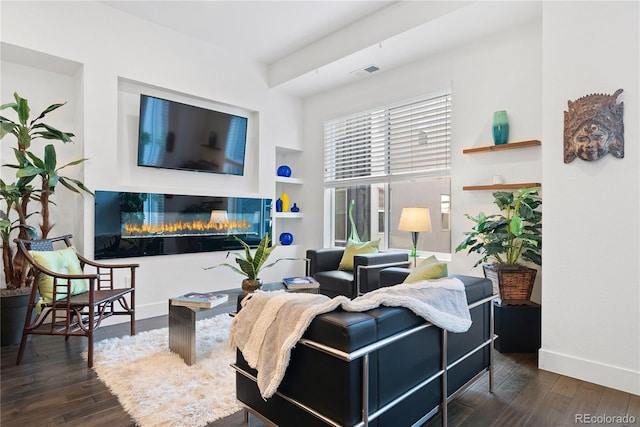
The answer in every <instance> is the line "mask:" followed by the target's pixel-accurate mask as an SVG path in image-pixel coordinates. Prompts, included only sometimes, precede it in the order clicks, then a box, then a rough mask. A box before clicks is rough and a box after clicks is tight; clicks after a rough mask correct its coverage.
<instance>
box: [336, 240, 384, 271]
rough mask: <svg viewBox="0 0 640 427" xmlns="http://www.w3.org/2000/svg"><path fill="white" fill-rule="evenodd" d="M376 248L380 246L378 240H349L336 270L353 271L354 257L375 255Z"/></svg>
mask: <svg viewBox="0 0 640 427" xmlns="http://www.w3.org/2000/svg"><path fill="white" fill-rule="evenodd" d="M378 246H380V239H378V240H371V241H370V242H356V241H353V240H349V241H348V242H347V247H346V248H345V249H344V254H342V259H341V260H340V265H339V266H338V270H344V271H353V257H354V256H355V255H363V254H377V253H378Z"/></svg>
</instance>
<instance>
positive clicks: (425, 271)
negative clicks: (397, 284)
mask: <svg viewBox="0 0 640 427" xmlns="http://www.w3.org/2000/svg"><path fill="white" fill-rule="evenodd" d="M447 275H448V272H447V264H446V263H444V262H441V261H438V258H436V256H435V255H431V256H430V257H429V258H427V259H424V260H422V261H421V262H420V264H418V266H417V267H416V268H414V269H413V270H412V271H411V273H409V275H408V276H407V277H406V278H405V279H404V283H415V282H419V281H421V280H429V279H441V278H443V277H447Z"/></svg>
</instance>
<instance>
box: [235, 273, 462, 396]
mask: <svg viewBox="0 0 640 427" xmlns="http://www.w3.org/2000/svg"><path fill="white" fill-rule="evenodd" d="M381 305H384V306H389V307H406V308H408V309H410V310H411V311H413V312H414V313H415V314H417V315H419V316H421V317H423V318H424V319H425V320H427V321H428V322H431V323H433V324H434V325H436V326H439V327H441V328H443V329H446V330H448V331H450V332H465V331H467V330H468V329H469V328H470V327H471V316H470V314H469V308H468V306H467V298H466V293H465V290H464V285H463V284H462V282H461V281H460V280H459V279H457V278H444V279H440V280H427V281H421V282H416V283H411V284H404V283H403V284H400V285H395V286H390V287H385V288H381V289H377V290H375V291H373V292H369V293H367V294H364V295H362V296H360V297H357V298H355V299H353V300H350V299H349V298H347V297H344V296H338V297H335V298H329V297H327V296H324V295H320V294H307V293H286V292H284V291H275V292H262V291H257V292H255V293H253V294H252V295H251V296H250V297H248V298H245V299H244V301H243V302H242V310H240V312H239V313H238V314H237V315H236V316H235V318H234V319H233V322H232V323H231V331H230V333H229V342H230V345H231V346H232V348H235V347H237V348H238V349H239V350H240V351H241V352H242V355H243V356H244V358H245V360H246V361H247V363H248V364H249V366H251V367H252V368H254V369H256V370H257V371H258V388H259V389H260V394H261V395H262V397H263V398H264V399H268V398H269V397H271V396H273V394H274V393H275V392H276V390H277V389H278V386H279V385H280V382H281V381H282V378H284V374H285V371H286V368H287V365H288V364H289V358H290V356H291V349H292V348H293V347H294V346H295V345H296V343H297V342H298V340H299V339H300V338H301V337H302V335H303V334H304V332H305V331H306V329H307V327H308V326H309V324H310V323H311V321H312V320H313V319H314V318H315V316H317V315H318V314H322V313H326V312H329V311H332V310H334V309H336V308H337V307H340V306H341V307H342V308H343V309H344V310H346V311H365V310H370V309H372V308H375V307H379V306H381Z"/></svg>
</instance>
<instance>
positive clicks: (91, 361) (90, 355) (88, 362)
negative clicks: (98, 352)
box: [87, 331, 93, 368]
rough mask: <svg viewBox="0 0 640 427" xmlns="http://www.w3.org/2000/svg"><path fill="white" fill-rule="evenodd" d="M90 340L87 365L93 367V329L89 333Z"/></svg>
mask: <svg viewBox="0 0 640 427" xmlns="http://www.w3.org/2000/svg"><path fill="white" fill-rule="evenodd" d="M87 338H89V342H88V343H87V367H88V368H93V331H90V332H89V334H88V335H87Z"/></svg>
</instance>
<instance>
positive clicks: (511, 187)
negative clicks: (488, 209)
mask: <svg viewBox="0 0 640 427" xmlns="http://www.w3.org/2000/svg"><path fill="white" fill-rule="evenodd" d="M541 186H542V184H540V183H539V182H522V183H518V184H489V185H465V186H464V187H462V189H463V190H464V191H472V190H518V189H520V188H529V187H541Z"/></svg>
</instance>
